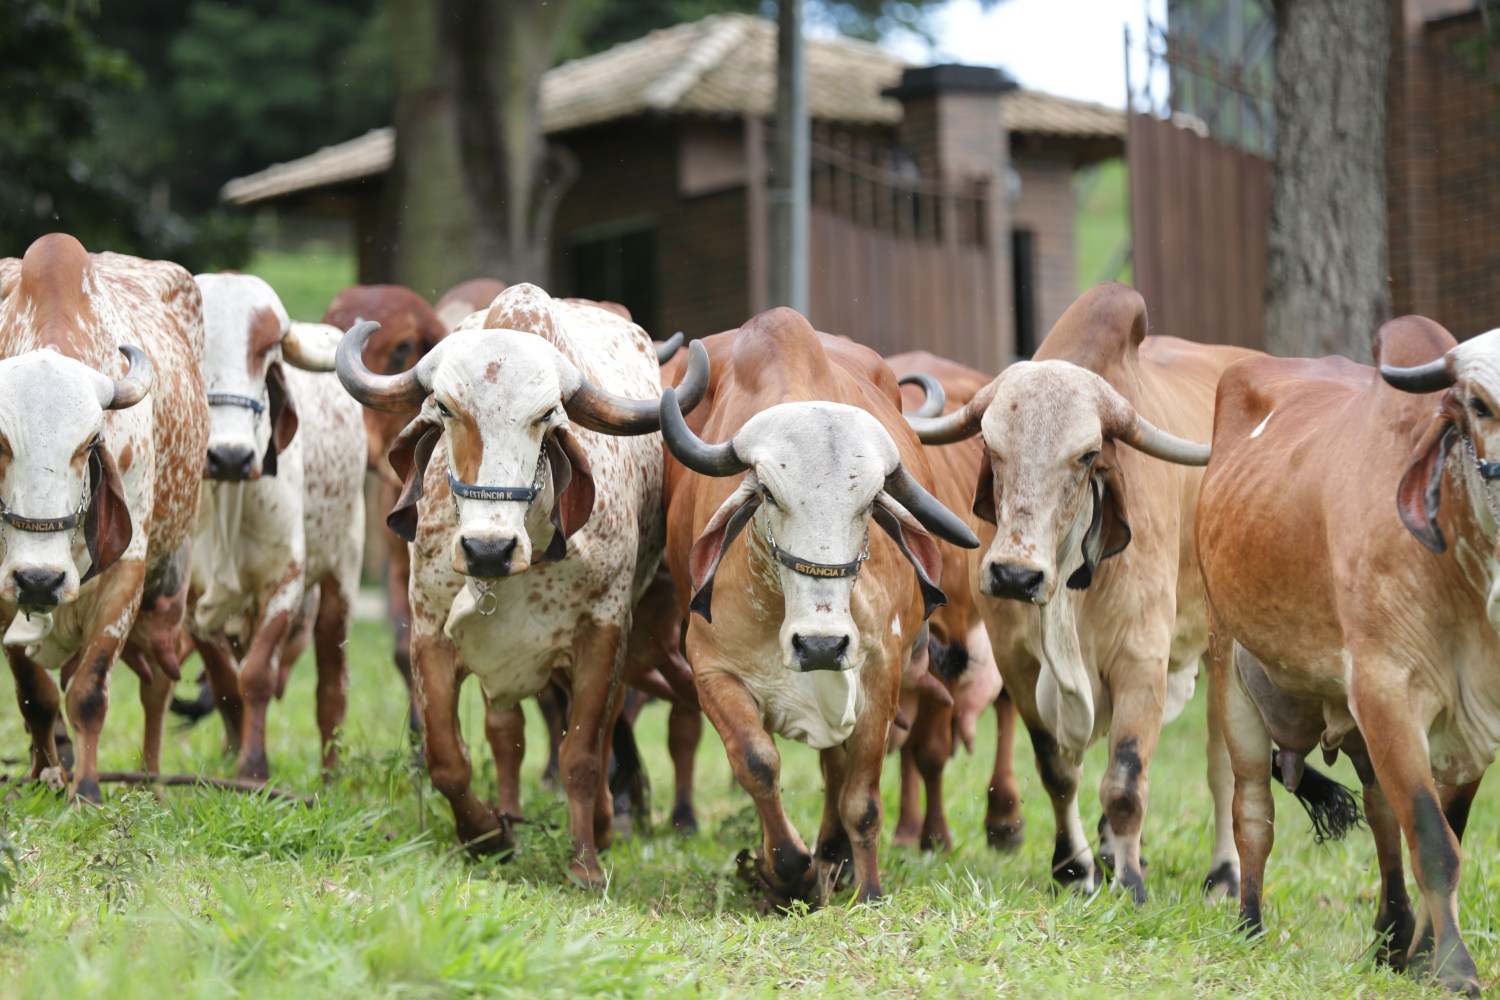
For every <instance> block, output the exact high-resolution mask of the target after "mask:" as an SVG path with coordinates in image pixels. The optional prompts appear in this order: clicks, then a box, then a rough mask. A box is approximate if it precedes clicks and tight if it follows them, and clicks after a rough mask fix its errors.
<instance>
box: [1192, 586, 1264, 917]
mask: <svg viewBox="0 0 1500 1000" xmlns="http://www.w3.org/2000/svg"><path fill="white" fill-rule="evenodd" d="M1208 656H1209V669H1210V670H1211V671H1212V672H1213V676H1212V679H1211V680H1210V682H1209V690H1210V691H1211V692H1212V693H1213V695H1214V700H1213V701H1212V702H1210V704H1209V711H1210V712H1211V713H1212V712H1216V713H1218V716H1219V718H1218V727H1219V731H1220V732H1221V733H1223V735H1224V746H1225V749H1226V750H1227V751H1228V753H1229V767H1230V770H1231V772H1233V774H1234V796H1233V798H1232V799H1231V800H1230V809H1231V814H1232V819H1233V826H1234V843H1235V847H1236V849H1237V850H1238V851H1239V855H1240V927H1241V928H1242V929H1243V930H1245V931H1246V932H1247V933H1249V934H1251V935H1255V934H1261V933H1263V932H1264V931H1265V921H1264V919H1263V917H1262V914H1261V900H1262V895H1261V894H1262V891H1263V887H1264V885H1265V876H1266V859H1267V858H1269V857H1270V855H1271V845H1272V843H1273V842H1274V841H1275V835H1276V803H1275V802H1274V801H1273V800H1272V798H1271V735H1270V733H1268V732H1267V731H1266V724H1265V722H1264V720H1262V719H1261V716H1260V710H1259V709H1257V708H1256V707H1255V703H1254V701H1252V700H1251V698H1250V692H1249V691H1248V690H1246V688H1245V683H1244V681H1243V680H1242V679H1241V677H1240V672H1239V670H1238V668H1237V667H1236V666H1235V663H1234V643H1233V640H1231V639H1230V638H1229V637H1228V635H1227V634H1225V632H1224V631H1223V627H1222V626H1220V625H1217V624H1216V623H1215V622H1214V621H1213V620H1212V616H1210V622H1209V648H1208Z"/></svg>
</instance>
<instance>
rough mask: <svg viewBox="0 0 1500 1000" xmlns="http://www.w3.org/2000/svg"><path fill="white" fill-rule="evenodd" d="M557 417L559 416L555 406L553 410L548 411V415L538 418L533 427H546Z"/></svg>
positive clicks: (544, 414)
mask: <svg viewBox="0 0 1500 1000" xmlns="http://www.w3.org/2000/svg"><path fill="white" fill-rule="evenodd" d="M555 416H557V407H555V406H554V407H553V408H552V409H550V410H548V411H547V412H546V413H543V414H542V415H541V416H540V417H537V418H536V421H535V423H534V425H533V426H536V427H545V426H546V425H547V423H548V421H550V420H551V419H552V418H553V417H555Z"/></svg>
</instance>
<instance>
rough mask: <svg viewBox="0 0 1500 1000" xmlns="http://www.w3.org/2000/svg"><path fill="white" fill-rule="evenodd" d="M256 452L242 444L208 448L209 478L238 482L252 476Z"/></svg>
mask: <svg viewBox="0 0 1500 1000" xmlns="http://www.w3.org/2000/svg"><path fill="white" fill-rule="evenodd" d="M254 463H255V452H253V451H251V450H250V449H249V448H245V447H242V446H240V445H230V444H225V445H219V446H218V447H216V448H210V449H208V478H209V479H217V480H220V481H222V482H231V483H238V482H243V481H244V480H246V479H249V478H250V471H251V469H250V467H251V466H252V465H253V464H254Z"/></svg>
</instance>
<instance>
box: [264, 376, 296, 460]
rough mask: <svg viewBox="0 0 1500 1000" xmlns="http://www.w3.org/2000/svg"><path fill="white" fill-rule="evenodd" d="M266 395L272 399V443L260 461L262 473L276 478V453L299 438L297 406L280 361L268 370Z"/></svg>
mask: <svg viewBox="0 0 1500 1000" xmlns="http://www.w3.org/2000/svg"><path fill="white" fill-rule="evenodd" d="M266 393H267V394H268V395H269V396H270V397H271V441H270V443H269V444H267V445H266V454H265V457H264V458H262V459H261V460H260V473H261V475H263V476H274V475H276V453H277V452H279V451H285V450H286V447H287V445H289V444H291V443H292V438H294V437H296V436H297V405H296V404H295V403H294V402H292V394H291V393H290V392H287V388H286V371H285V370H284V369H283V368H282V367H281V362H280V361H273V362H271V364H270V366H269V367H267V368H266Z"/></svg>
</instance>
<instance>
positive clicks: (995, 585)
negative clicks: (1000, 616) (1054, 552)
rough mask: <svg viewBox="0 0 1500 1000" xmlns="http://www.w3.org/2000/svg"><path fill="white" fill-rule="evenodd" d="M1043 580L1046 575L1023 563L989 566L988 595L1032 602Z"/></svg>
mask: <svg viewBox="0 0 1500 1000" xmlns="http://www.w3.org/2000/svg"><path fill="white" fill-rule="evenodd" d="M1045 579H1046V574H1044V573H1043V572H1042V571H1041V570H1039V569H1037V568H1036V567H1035V566H1027V565H1026V564H1025V563H991V564H990V594H991V595H993V596H995V597H1008V598H1010V599H1011V600H1013V601H1028V602H1034V601H1035V600H1036V599H1037V595H1038V594H1039V593H1040V592H1041V589H1042V581H1043V580H1045Z"/></svg>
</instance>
